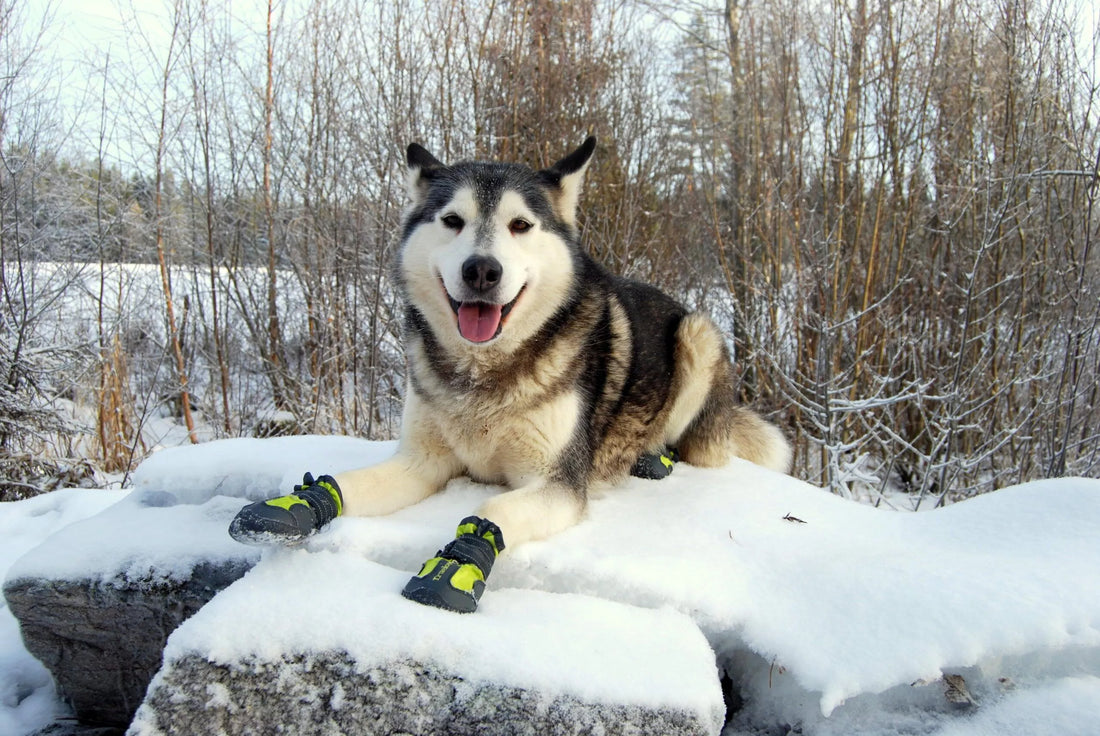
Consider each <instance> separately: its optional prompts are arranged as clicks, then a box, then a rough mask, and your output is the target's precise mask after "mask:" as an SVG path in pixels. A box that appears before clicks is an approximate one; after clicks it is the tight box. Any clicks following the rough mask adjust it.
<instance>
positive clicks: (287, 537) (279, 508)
mask: <svg viewBox="0 0 1100 736" xmlns="http://www.w3.org/2000/svg"><path fill="white" fill-rule="evenodd" d="M343 511H344V497H343V496H342V495H341V494H340V488H339V486H337V485H336V481H335V480H333V478H332V476H329V475H322V476H321V477H320V478H318V479H317V480H314V479H313V476H312V475H310V474H309V473H306V474H305V477H304V478H302V485H300V486H294V492H293V493H291V494H290V495H289V496H279V497H278V498H270V499H268V500H266V501H257V502H256V503H250V504H248V505H247V506H245V507H244V508H243V509H241V510H240V511H238V512H237V516H236V518H234V519H233V522H232V523H231V524H230V525H229V536H231V537H233V538H234V539H236V540H237V541H238V542H244V543H245V544H294V543H296V542H300V541H302V540H303V539H305V538H306V537H308V536H309V535H311V534H313V533H314V532H316V531H317V530H318V529H320V528H321V527H323V526H324V525H325V524H327V523H329V522H330V521H332V520H333V519H335V518H336V517H337V516H339V515H340V514H342V513H343Z"/></svg>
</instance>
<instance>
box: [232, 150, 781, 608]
mask: <svg viewBox="0 0 1100 736" xmlns="http://www.w3.org/2000/svg"><path fill="white" fill-rule="evenodd" d="M595 147H596V141H595V139H594V138H588V139H587V140H586V141H585V142H584V143H583V144H582V145H581V146H580V147H579V148H578V149H576V150H575V151H573V152H572V153H570V154H569V155H567V156H565V157H564V158H563V159H561V160H560V161H558V162H557V163H555V164H554V165H553V166H551V167H550V168H548V169H543V170H533V169H531V168H528V167H527V166H523V165H519V164H512V163H486V162H462V163H457V164H453V165H447V164H444V163H443V162H441V161H439V160H438V159H436V158H435V157H434V156H433V155H432V154H430V153H429V152H428V151H427V150H425V149H424V148H423V147H421V146H420V145H418V144H415V143H414V144H412V145H410V146H409V147H408V151H407V163H408V192H409V197H410V200H411V202H410V204H409V206H408V209H407V211H406V213H405V217H404V223H403V226H402V231H401V239H400V249H399V252H398V254H397V259H396V264H395V271H394V274H395V283H396V285H397V288H398V290H399V292H400V296H401V298H402V300H403V305H404V315H403V321H404V336H405V341H406V352H407V357H408V387H407V391H406V396H405V405H404V413H403V418H402V427H401V435H400V441H399V443H398V449H397V452H396V454H395V455H394V456H393V457H392V458H391V459H389V460H387V461H385V462H383V463H381V464H379V465H375V466H372V467H368V468H363V469H360V470H353V471H350V472H344V473H339V474H337V475H335V476H331V477H330V476H325V477H324V478H323V479H322V481H315V480H313V478H312V477H311V476H307V477H306V481H305V482H304V483H303V485H302V486H300V487H299V488H298V492H297V494H296V495H295V496H293V497H283V499H286V498H293V499H296V500H292V501H290V502H285V501H284V502H283V504H282V505H284V506H287V510H293V509H295V508H297V507H299V506H306V507H311V510H312V511H316V510H317V509H316V508H315V507H316V505H317V504H318V503H320V504H321V505H329V506H335V508H334V509H329V511H328V512H326V513H322V514H320V515H319V516H318V515H316V514H315V516H316V518H315V519H313V520H309V519H307V520H306V522H305V527H306V528H304V529H297V530H293V531H291V532H290V533H289V536H294V535H296V534H299V533H302V534H308V533H310V532H312V531H314V530H315V529H314V527H316V526H319V525H320V524H323V523H324V522H326V521H327V518H325V517H326V515H327V516H328V517H329V518H331V516H334V515H339V514H341V513H343V514H351V515H368V516H373V515H381V514H388V513H391V512H393V511H397V510H398V509H401V508H404V507H406V506H409V505H411V504H415V503H417V502H418V501H421V500H423V499H425V498H427V497H428V496H430V495H431V494H433V493H436V492H437V491H439V490H440V489H442V488H443V487H444V486H445V485H446V484H447V482H448V481H449V480H451V479H452V478H455V477H458V476H462V475H466V476H469V477H471V478H473V479H475V480H477V481H481V482H484V483H490V484H499V485H502V486H504V487H505V489H506V490H504V491H503V492H501V493H500V494H499V495H497V496H495V497H493V498H492V499H491V500H489V501H488V502H487V503H485V504H484V506H483V507H482V508H481V509H479V510H476V516H473V517H470V518H469V519H466V520H464V521H463V523H462V525H460V527H459V535H458V537H457V538H456V540H455V541H454V542H452V543H451V544H450V545H448V548H447V549H445V550H443V551H441V552H440V553H439V556H437V557H436V558H433V559H432V560H429V562H428V563H427V564H426V565H425V569H424V570H422V571H421V573H420V575H418V576H417V577H414V578H413V579H412V580H411V581H410V588H413V589H412V590H410V589H409V588H407V589H406V591H405V593H406V596H407V597H410V598H413V599H415V600H419V601H421V602H425V603H431V604H433V605H440V606H442V607H444V608H454V609H455V610H472V609H473V607H474V606H476V602H477V598H478V597H479V596H480V594H481V589H482V588H483V587H484V577H485V576H486V575H487V574H488V569H485V568H486V567H491V565H492V561H493V559H495V556H496V554H497V553H499V552H500V551H501V550H502V549H503V543H504V541H505V540H506V541H507V543H508V544H510V545H515V544H520V543H523V542H526V541H529V540H535V539H542V538H545V537H548V536H550V535H552V534H555V533H557V532H560V531H562V530H563V529H566V528H568V527H570V526H572V525H573V524H576V523H577V522H578V520H579V519H580V518H581V516H582V514H583V513H584V510H585V504H586V500H587V497H588V492H589V490H590V489H592V488H594V487H596V486H598V485H606V484H615V483H618V482H621V481H623V480H624V479H625V478H626V477H627V476H628V475H629V474H630V473H631V471H632V469H633V468H635V467H636V464H637V463H638V462H639V459H640V458H645V457H647V456H649V457H665V456H667V455H668V454H669V453H668V452H667V451H666V448H675V452H676V453H677V454H678V457H679V459H682V460H683V461H685V462H688V463H691V464H693V465H702V466H716V465H722V464H724V463H726V462H727V461H728V459H729V458H730V457H731V456H738V457H741V458H744V459H747V460H750V461H752V462H754V463H757V464H759V465H762V466H765V467H767V468H771V469H773V470H776V471H780V472H786V471H787V470H788V466H789V463H790V458H791V452H790V448H789V445H788V444H787V442H786V440H785V439H784V437H783V435H782V434H781V432H780V431H779V430H778V429H777V428H776V427H775V426H773V425H771V424H769V423H768V422H766V421H764V420H763V419H761V418H760V417H759V416H758V415H757V414H755V413H754V412H752V411H751V410H749V409H747V408H745V407H742V406H739V405H738V404H737V402H736V399H735V388H734V377H733V369H732V366H731V364H730V356H729V354H728V351H727V349H726V345H725V341H724V339H723V336H722V335H721V333H720V332H719V330H718V329H717V328H716V327H715V325H714V323H713V322H712V321H711V320H710V319H709V318H708V317H707V316H705V315H704V314H701V313H699V312H689V311H688V310H687V309H685V308H684V307H683V306H682V305H681V304H679V303H678V302H677V301H675V300H674V299H672V298H670V297H669V296H667V295H666V294H664V293H662V292H661V291H659V290H658V289H656V288H654V287H652V286H648V285H646V284H643V283H639V282H637V281H632V280H629V279H626V278H621V277H619V276H616V275H613V274H611V273H610V272H608V270H607V269H605V268H604V267H602V266H601V265H599V264H598V263H596V262H595V261H594V260H593V259H592V258H591V257H589V256H588V255H587V253H586V252H585V250H584V248H583V247H582V245H581V239H580V233H579V231H578V227H577V208H578V203H579V200H580V195H581V185H582V181H583V178H584V173H585V170H586V168H587V167H588V164H589V162H590V160H591V157H592V154H593V152H594V150H595ZM318 486H320V487H321V488H322V491H323V492H320V491H318V492H317V493H314V495H313V497H312V498H310V491H311V489H316V488H317V487H318ZM303 498H305V499H306V500H305V501H302V500H301V499H303ZM280 500H281V499H275V500H273V501H268V502H261V503H267V504H269V509H260V511H263V512H264V513H267V512H268V511H269V510H270V504H272V503H275V502H276V501H280ZM256 505H257V504H254V506H256ZM277 507H278V506H277ZM247 510H248V509H247V507H246V509H245V510H243V511H242V515H245V516H247V514H245V511H247ZM333 511H334V513H333ZM271 513H272V514H274V513H281V512H278V511H272V512H271ZM302 513H305V512H304V510H302ZM261 515H262V514H261ZM238 521H239V522H241V523H238ZM238 521H235V522H234V524H235V525H236V526H237V528H236V530H235V533H234V536H236V537H238V538H244V539H245V541H253V540H249V539H248V537H249V535H250V533H251V532H252V531H254V527H257V526H259V527H263V526H264V524H263V523H259V522H256V521H255V520H253V521H249V519H248V518H245V519H244V520H243V521H242V520H241V517H238ZM260 531H263V532H268V531H271V530H270V529H266V528H265V529H261V530H260ZM276 536H277V535H276ZM463 540H465V541H463ZM471 566H472V567H471ZM429 568H430V569H429ZM474 568H476V569H474ZM448 570H449V572H448ZM463 570H465V572H463ZM444 573H446V574H444ZM467 578H469V579H467ZM417 581H420V583H421V585H420V586H419V588H418V587H417ZM425 581H426V582H425ZM467 588H470V590H467ZM455 589H457V590H459V591H460V594H465V596H466V599H472V602H471V601H470V600H465V602H461V601H460V602H459V603H458V604H457V605H456V604H455V600H456V599H455V598H454V597H453V596H452V597H451V598H448V596H451V594H452V593H453V590H455Z"/></svg>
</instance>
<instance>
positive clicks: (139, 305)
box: [0, 0, 1100, 505]
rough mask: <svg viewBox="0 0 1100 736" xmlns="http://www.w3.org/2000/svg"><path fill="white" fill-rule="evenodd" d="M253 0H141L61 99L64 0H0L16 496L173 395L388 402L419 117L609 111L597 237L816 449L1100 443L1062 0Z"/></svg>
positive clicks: (1091, 198)
mask: <svg viewBox="0 0 1100 736" xmlns="http://www.w3.org/2000/svg"><path fill="white" fill-rule="evenodd" d="M262 11H263V12H261V13H260V14H259V15H257V16H255V17H250V18H247V19H245V18H241V17H238V16H235V15H234V14H233V11H232V9H231V8H229V7H227V4H224V3H215V2H209V1H208V0H171V1H170V2H168V3H167V4H166V5H165V6H164V13H163V16H162V20H163V22H162V25H161V26H160V27H157V28H155V29H153V28H151V27H150V26H149V25H148V24H147V23H146V22H142V21H141V20H140V18H139V16H138V15H137V13H136V11H135V12H133V13H131V14H129V15H127V14H126V13H124V16H125V17H126V18H128V20H124V23H123V34H124V35H122V36H120V38H123V39H125V45H124V46H123V47H120V50H118V51H115V50H113V47H112V49H104V50H103V52H102V53H101V54H100V55H98V56H95V57H94V58H88V59H85V60H83V61H82V62H81V66H80V70H81V72H82V74H83V76H82V79H86V80H89V82H88V83H87V84H86V85H84V87H83V88H82V90H81V93H80V96H79V98H74V97H73V93H72V91H71V89H70V90H67V91H65V92H64V94H63V93H62V91H61V89H60V88H59V87H58V86H56V85H52V84H51V82H50V79H52V78H54V76H56V75H55V74H54V73H55V71H56V64H57V62H56V59H55V58H54V57H53V56H52V55H51V45H50V38H51V28H52V27H53V26H54V25H56V24H57V23H58V22H59V21H58V20H57V18H56V17H55V16H51V15H50V14H48V13H47V15H46V16H45V17H44V18H43V19H42V20H37V19H35V18H33V17H32V16H31V14H30V12H29V10H28V6H27V4H26V3H25V0H0V46H3V47H4V48H3V51H4V60H3V61H2V62H0V63H3V64H5V65H6V68H5V69H3V70H0V71H2V75H0V156H2V157H3V160H2V164H3V166H2V169H0V260H2V263H0V266H2V268H0V273H2V275H3V294H2V297H3V303H2V305H0V309H2V317H0V342H2V345H0V348H2V353H3V357H2V358H0V457H2V458H4V460H3V463H4V465H5V470H6V472H7V475H8V477H10V478H12V479H13V481H12V483H11V484H9V486H6V487H5V490H6V493H7V495H8V496H9V497H16V496H18V495H20V494H22V493H25V492H29V490H33V489H34V488H40V487H46V486H49V485H50V484H51V483H54V482H57V481H56V479H57V478H61V477H64V478H65V482H72V478H71V477H70V476H71V475H72V472H74V471H73V468H77V470H78V471H79V472H84V474H85V475H88V474H90V473H91V472H92V471H93V470H95V469H100V470H107V471H110V472H126V471H128V470H129V469H131V468H132V467H133V465H134V463H135V462H137V461H138V460H140V458H141V456H142V455H143V453H144V452H146V451H147V450H149V449H151V447H150V446H149V444H150V441H149V440H148V433H147V432H143V430H144V429H147V428H148V426H149V423H150V421H151V420H152V419H153V418H156V417H159V416H164V417H169V418H177V419H178V420H179V421H180V422H182V423H183V424H184V425H185V426H186V429H187V431H188V432H189V433H190V435H191V437H192V439H194V440H198V439H201V438H205V437H213V436H236V435H252V434H261V435H262V434H270V433H281V432H340V433H347V434H357V435H361V436H366V437H372V438H387V437H392V436H394V435H395V433H396V431H397V429H398V424H399V406H400V396H401V392H402V391H403V382H404V363H403V356H402V353H401V349H400V343H399V339H398V338H399V335H398V330H397V305H396V303H395V297H394V294H393V292H392V290H391V289H390V287H389V277H388V268H389V263H390V261H391V258H392V255H393V249H394V247H395V238H396V233H397V229H398V223H399V220H400V216H401V210H402V207H403V201H404V200H403V197H404V172H403V169H402V166H401V163H402V157H403V149H404V146H405V144H407V143H408V142H410V141H413V140H416V141H419V142H421V143H423V144H425V145H426V146H427V147H428V148H429V149H430V150H432V151H433V152H434V153H436V154H437V156H439V157H440V158H441V159H443V160H445V161H454V160H458V159H464V158H501V159H506V160H515V161H524V162H527V163H530V164H532V165H534V166H545V165H548V164H550V163H552V162H553V161H554V160H555V159H556V158H557V157H558V156H560V155H562V154H563V153H564V152H566V151H568V150H571V149H572V148H573V147H575V146H576V145H577V143H578V142H579V141H580V140H582V139H583V137H584V136H585V135H586V134H588V133H590V132H591V133H595V134H596V135H597V136H598V137H599V140H600V145H599V148H598V150H597V156H596V160H595V163H594V166H593V168H592V169H591V170H590V172H589V176H588V181H587V184H586V191H585V193H584V196H583V199H582V215H581V225H582V231H583V234H584V238H585V243H586V247H588V248H589V249H590V251H591V252H592V253H593V255H595V256H596V257H597V258H598V259H600V260H601V261H602V262H604V263H605V264H607V265H608V266H609V267H610V268H612V269H613V270H615V271H616V272H619V273H623V274H625V275H629V276H634V277H637V278H641V279H645V280H649V281H652V282H654V283H657V284H659V285H661V286H663V287H664V288H666V289H667V290H669V291H671V292H672V293H674V294H677V295H679V296H680V297H681V298H682V299H683V300H684V301H686V302H688V303H689V304H690V305H691V306H697V307H699V308H705V309H707V310H709V311H711V312H712V313H714V314H715V315H716V317H717V318H718V319H719V321H720V322H721V323H722V325H723V326H724V327H725V328H726V329H727V331H728V335H729V339H730V344H731V347H732V348H733V351H734V355H735V360H736V362H737V365H738V369H739V376H740V378H739V381H740V392H741V394H742V396H743V398H744V399H745V400H746V401H749V402H752V403H754V404H755V405H757V406H758V407H759V408H761V409H762V411H763V412H764V413H765V414H768V415H769V416H770V417H771V418H772V419H773V420H775V421H776V422H778V423H779V424H780V425H781V426H783V428H784V430H785V431H786V432H787V434H788V435H789V436H790V437H791V439H792V441H793V443H794V445H795V447H796V468H795V474H796V475H798V476H800V477H803V478H805V479H807V480H810V481H812V482H815V483H820V484H822V485H824V486H826V487H828V488H830V489H831V490H833V491H834V492H837V493H842V494H858V495H867V496H870V497H871V498H873V499H878V500H883V499H885V496H883V492H884V491H885V490H887V489H888V488H890V489H895V490H896V489H901V490H905V491H908V492H910V493H911V494H912V498H914V499H916V503H919V504H921V505H935V504H939V503H943V502H945V501H949V500H954V499H956V498H962V497H966V496H969V495H972V494H975V493H980V492H984V491H987V490H991V489H994V488H997V487H1001V486H1003V485H1006V484H1008V483H1013V482H1018V481H1022V480H1027V479H1032V478H1041V477H1047V476H1054V475H1062V474H1071V473H1072V474H1085V475H1095V474H1096V471H1097V468H1098V467H1100V465H1098V460H1100V457H1098V452H1100V433H1098V432H1097V430H1096V429H1095V427H1097V419H1098V418H1100V417H1098V412H1100V397H1098V396H1097V391H1098V388H1097V383H1098V381H1097V378H1098V376H1097V370H1098V368H1100V350H1098V347H1097V339H1098V338H1100V330H1098V321H1100V300H1098V296H1097V286H1098V283H1097V277H1098V273H1097V266H1096V256H1095V255H1094V254H1093V252H1092V251H1093V247H1092V246H1093V243H1094V242H1095V240H1096V238H1097V235H1098V232H1097V230H1098V220H1097V215H1096V212H1095V204H1096V198H1097V196H1098V192H1100V141H1098V138H1097V134H1096V129H1097V102H1098V97H1097V91H1098V87H1097V85H1098V80H1097V77H1096V68H1097V65H1096V53H1097V43H1096V41H1097V39H1096V38H1095V37H1092V38H1089V37H1088V36H1087V35H1082V32H1081V30H1082V27H1083V25H1082V24H1084V23H1087V18H1086V16H1084V15H1082V13H1083V12H1084V11H1083V9H1082V8H1081V7H1079V6H1075V5H1074V4H1073V3H1072V2H1071V1H1070V0H1046V1H1045V2H1038V1H1036V0H938V1H937V2H932V1H929V0H922V1H920V2H899V1H898V0H849V1H845V2H841V1H840V0H834V1H832V2H824V1H822V0H725V2H721V1H720V0H713V1H710V2H699V3H688V4H684V3H674V4H671V3H670V4H668V5H665V4H663V3H661V2H659V1H658V0H648V1H647V0H475V1H474V2H458V1H457V0H450V1H448V0H441V2H434V3H423V2H419V0H395V1H394V2H387V3H375V2H366V1H365V0H328V1H327V2H321V3H304V4H284V3H276V2H274V0H271V1H270V2H268V3H267V4H266V5H265V6H263V7H262ZM74 100H75V101H74ZM74 107H76V108H79V110H78V111H74V110H73V108H74ZM74 121H76V122H74ZM135 264H140V265H142V266H143V268H144V270H141V269H138V268H136V265H135ZM139 283H140V284H141V285H142V286H141V288H138V284H139ZM150 284H152V285H153V287H154V288H149V285H150ZM78 297H79V301H80V304H82V305H85V311H84V314H85V317H84V318H82V320H78V321H77V322H79V324H77V325H74V324H73V320H71V319H70V320H67V321H66V320H64V319H62V320H60V321H59V319H58V315H59V314H61V313H62V312H63V311H64V309H66V308H69V306H68V305H72V304H74V303H75V301H74V300H78ZM139 297H140V298H139ZM59 402H61V403H60V404H59ZM66 402H68V403H66ZM59 406H62V407H63V408H64V407H67V408H66V409H65V410H62V409H59ZM81 408H83V409H85V412H84V413H83V414H81V412H80V409H81ZM85 456H87V457H91V458H93V463H94V465H95V466H96V468H92V469H87V468H85V470H84V471H80V468H81V467H83V466H82V465H81V464H80V463H78V462H75V461H74V460H73V458H78V457H85ZM50 458H52V460H51V461H49V462H47V460H46V459H50ZM79 472H78V474H79ZM65 473H69V474H70V475H69V476H65ZM51 478H53V479H54V480H51Z"/></svg>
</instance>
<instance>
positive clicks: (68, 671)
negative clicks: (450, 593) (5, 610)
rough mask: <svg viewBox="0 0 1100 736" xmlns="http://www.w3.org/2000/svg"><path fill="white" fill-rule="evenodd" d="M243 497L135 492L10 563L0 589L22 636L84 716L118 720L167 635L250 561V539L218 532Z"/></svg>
mask: <svg viewBox="0 0 1100 736" xmlns="http://www.w3.org/2000/svg"><path fill="white" fill-rule="evenodd" d="M240 505H241V501H239V500H237V499H233V498H224V497H222V498H217V499H214V500H211V501H209V502H207V503H204V504H201V505H175V503H174V499H172V498H170V497H168V496H167V495H165V494H156V493H139V494H134V495H131V496H130V497H129V498H127V499H126V500H124V501H122V502H120V503H118V504H116V505H115V506H112V507H110V508H108V509H107V510H106V511H104V512H103V513H101V514H99V515H97V516H94V517H92V518H90V519H87V520H85V521H82V522H78V523H76V524H73V525H71V526H69V527H67V528H65V529H64V530H62V531H61V532H59V533H58V534H57V535H55V536H54V537H51V538H49V539H47V540H46V541H45V542H44V543H43V544H42V545H40V546H39V547H37V548H35V549H33V550H31V551H30V552H29V553H28V554H27V555H25V556H24V557H22V558H21V559H19V560H18V561H17V562H16V563H15V564H14V565H13V566H12V568H11V569H10V570H9V572H8V577H7V579H6V580H5V582H4V598H5V599H6V600H7V603H8V606H9V608H10V609H11V612H12V613H13V614H14V615H15V617H16V618H17V619H18V620H19V626H20V630H21V632H22V635H23V642H24V645H25V646H26V648H27V650H28V651H29V652H30V653H31V654H33V655H34V656H35V657H37V658H38V659H39V660H41V661H42V662H43V664H45V665H46V667H47V668H48V669H49V670H50V672H51V673H52V674H53V676H54V679H55V680H56V681H57V684H58V687H59V689H60V691H61V694H62V696H63V697H64V698H65V699H66V700H68V701H69V702H70V703H71V705H72V706H73V709H74V711H75V712H76V715H77V717H78V719H79V720H80V722H81V723H83V724H95V725H104V726H114V727H119V728H125V727H126V726H127V725H128V724H129V723H130V720H131V719H132V717H133V714H134V711H136V710H137V707H138V705H139V704H140V703H141V701H142V698H143V697H144V696H145V689H146V687H147V686H148V684H149V680H150V679H152V677H153V674H154V673H155V672H156V671H157V669H158V668H159V667H160V663H161V652H162V650H163V648H164V643H165V641H166V640H167V638H168V635H169V634H170V633H172V631H173V630H175V628H176V627H177V626H179V625H180V623H181V622H183V621H184V620H186V619H187V618H188V617H189V616H191V615H192V614H193V613H194V612H195V611H197V610H198V609H199V608H201V607H202V606H203V604H205V603H206V602H207V601H208V600H210V599H211V598H212V597H213V596H214V594H215V593H217V592H218V591H219V590H221V589H223V588H225V587H226V586H227V585H229V584H230V583H231V582H233V581H234V580H236V579H238V578H239V577H241V576H242V575H243V574H244V573H245V572H246V571H247V570H248V569H249V568H250V567H251V566H252V565H253V564H255V562H256V560H257V559H258V557H259V554H258V552H257V551H256V550H253V549H249V548H246V547H243V546H241V545H237V544H234V543H232V542H228V541H223V540H225V538H226V534H225V529H226V526H227V525H228V523H229V520H230V519H231V518H232V516H233V515H234V514H235V513H236V510H237V509H238V508H239V507H240Z"/></svg>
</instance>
